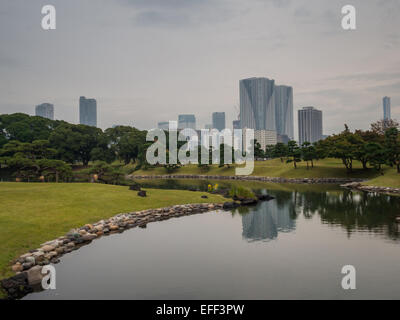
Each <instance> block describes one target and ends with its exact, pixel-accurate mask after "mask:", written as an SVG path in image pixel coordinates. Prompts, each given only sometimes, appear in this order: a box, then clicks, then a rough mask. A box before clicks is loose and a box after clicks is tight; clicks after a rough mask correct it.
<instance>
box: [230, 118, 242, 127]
mask: <svg viewBox="0 0 400 320" xmlns="http://www.w3.org/2000/svg"><path fill="white" fill-rule="evenodd" d="M232 126H233V129H240V128H241V126H240V120H234V121H233V122H232Z"/></svg>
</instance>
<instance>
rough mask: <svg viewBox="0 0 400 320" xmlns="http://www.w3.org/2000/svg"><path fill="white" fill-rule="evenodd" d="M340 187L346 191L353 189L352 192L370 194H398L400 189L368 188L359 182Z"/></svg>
mask: <svg viewBox="0 0 400 320" xmlns="http://www.w3.org/2000/svg"><path fill="white" fill-rule="evenodd" d="M341 187H343V188H346V189H353V190H358V191H365V192H372V193H383V194H400V189H398V188H389V187H376V186H368V185H363V184H361V183H359V182H351V183H346V184H342V185H341Z"/></svg>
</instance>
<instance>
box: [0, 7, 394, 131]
mask: <svg viewBox="0 0 400 320" xmlns="http://www.w3.org/2000/svg"><path fill="white" fill-rule="evenodd" d="M46 4H53V5H54V6H55V7H56V10H57V29H56V30H54V31H44V30H42V28H41V19H42V14H41V8H42V6H43V5H46ZM346 4H352V5H354V6H355V7H356V9H357V30H356V31H344V30H343V29H342V28H341V19H342V14H341V8H342V6H344V5H346ZM399 16H400V1H399V0H345V1H339V0H324V1H323V0H246V1H244V0H68V1H67V0H46V1H41V0H29V1H27V0H1V2H0V43H1V45H0V113H14V112H25V113H28V114H34V107H35V105H36V104H39V103H42V102H50V103H54V105H55V117H56V118H57V119H63V120H66V121H69V122H73V123H77V122H78V118H79V113H78V99H79V96H81V95H84V96H86V97H89V98H95V99H97V103H98V124H99V126H100V127H102V128H106V127H110V126H112V125H113V124H129V125H133V126H136V127H138V128H141V129H146V128H147V129H148V128H153V127H155V126H156V125H157V122H159V121H163V120H176V118H177V116H178V114H180V113H194V114H195V115H196V118H197V121H198V127H200V128H201V127H203V126H204V124H206V123H210V122H211V113H212V112H214V111H225V112H226V113H227V120H228V121H229V122H228V123H231V121H232V120H234V119H235V118H236V116H237V111H236V110H235V105H238V103H239V80H240V79H243V78H248V77H253V76H257V77H267V78H270V79H271V78H272V79H275V81H276V83H277V84H285V85H290V86H293V88H294V110H295V132H296V133H297V110H298V109H299V108H301V107H303V106H309V105H312V106H315V107H317V108H319V109H321V110H323V112H324V133H326V134H330V133H333V132H337V131H339V130H342V128H343V123H344V122H346V123H348V124H349V126H350V127H351V128H352V129H354V128H368V126H369V124H370V123H371V122H373V121H375V120H377V119H379V118H382V113H383V111H382V97H383V96H385V95H387V96H390V97H391V98H392V117H393V118H397V119H399V120H400V19H399Z"/></svg>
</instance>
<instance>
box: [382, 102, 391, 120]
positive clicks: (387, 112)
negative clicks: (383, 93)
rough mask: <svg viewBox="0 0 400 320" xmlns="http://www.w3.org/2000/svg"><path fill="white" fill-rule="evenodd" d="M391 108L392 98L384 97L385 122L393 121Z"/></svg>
mask: <svg viewBox="0 0 400 320" xmlns="http://www.w3.org/2000/svg"><path fill="white" fill-rule="evenodd" d="M390 109H391V107H390V98H389V97H384V98H383V120H390V119H391V110H390Z"/></svg>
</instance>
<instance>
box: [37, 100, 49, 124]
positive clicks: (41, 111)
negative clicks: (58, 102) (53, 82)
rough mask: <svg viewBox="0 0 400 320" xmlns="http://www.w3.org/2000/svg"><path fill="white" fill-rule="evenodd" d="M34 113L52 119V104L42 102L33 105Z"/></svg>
mask: <svg viewBox="0 0 400 320" xmlns="http://www.w3.org/2000/svg"><path fill="white" fill-rule="evenodd" d="M35 115H36V116H39V117H43V118H47V119H50V120H54V105H52V104H51V103H42V104H39V105H37V106H36V107H35Z"/></svg>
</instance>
